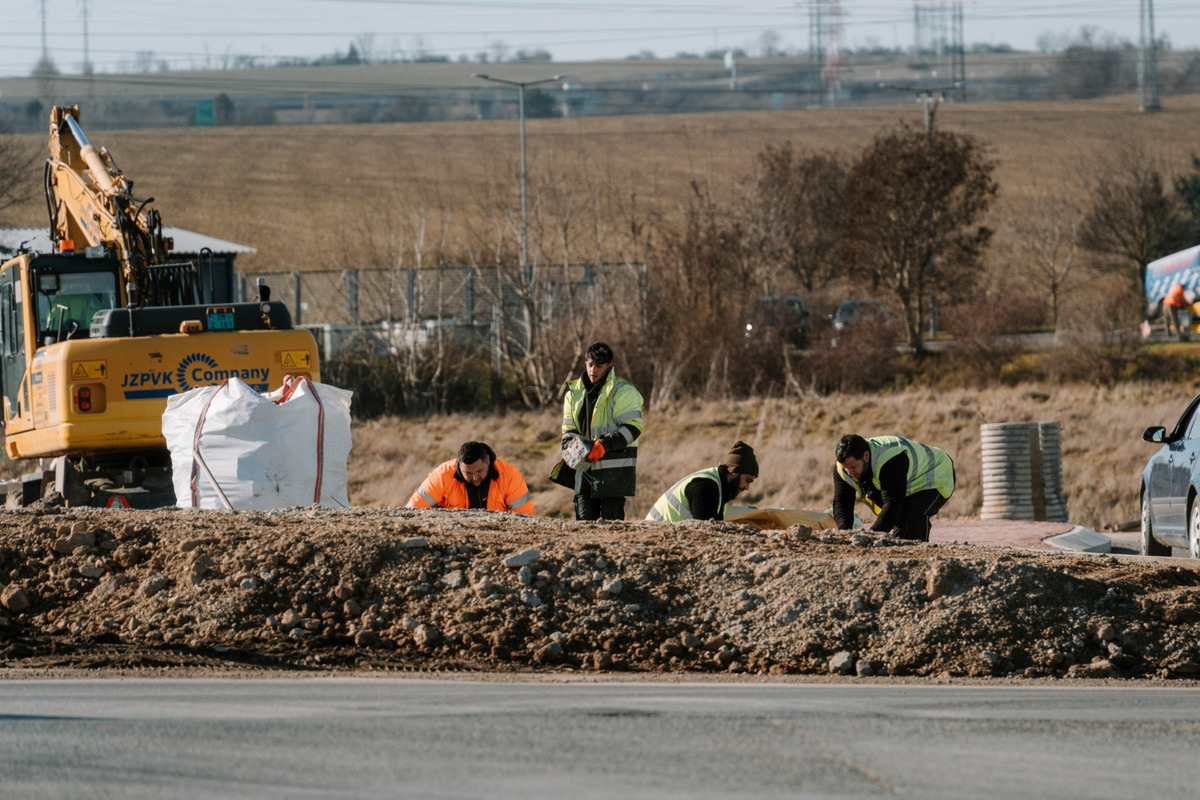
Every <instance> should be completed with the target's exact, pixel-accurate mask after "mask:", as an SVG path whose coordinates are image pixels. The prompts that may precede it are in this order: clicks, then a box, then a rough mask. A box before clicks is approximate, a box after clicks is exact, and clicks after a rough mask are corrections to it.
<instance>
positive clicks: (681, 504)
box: [646, 467, 729, 522]
mask: <svg viewBox="0 0 1200 800" xmlns="http://www.w3.org/2000/svg"><path fill="white" fill-rule="evenodd" d="M697 478H706V479H708V480H711V481H715V482H716V484H717V492H718V493H719V494H718V495H717V497H718V500H717V505H719V506H720V508H721V516H722V517H724V516H725V509H726V508H727V507H728V506H729V503H727V502H726V501H725V485H724V483H723V482H722V481H721V473H720V471H719V468H718V467H711V468H709V469H702V470H700V471H699V472H693V473H692V474H691V475H688V476H687V477H686V478H684V479H683V480H680V481H679V482H677V483H676V484H675V485H674V486H672V487H671V488H670V489H667V490H666V491H665V492H663V493H662V497H660V498H658V502H656V503H655V504H654V506H653V507H652V508H651V509H650V513H649V514H647V515H646V519H650V520H654V521H655V522H680V521H682V520H685V519H695V517H694V516H693V514H692V506H691V504H690V503H689V502H688V499H687V494H686V490H687V487H688V484H689V483H691V482H692V481H694V480H696V479H697Z"/></svg>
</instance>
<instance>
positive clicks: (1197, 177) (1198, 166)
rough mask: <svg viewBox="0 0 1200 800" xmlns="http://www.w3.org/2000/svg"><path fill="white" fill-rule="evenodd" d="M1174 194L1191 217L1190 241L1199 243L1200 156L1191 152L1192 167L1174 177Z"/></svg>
mask: <svg viewBox="0 0 1200 800" xmlns="http://www.w3.org/2000/svg"><path fill="white" fill-rule="evenodd" d="M1175 194H1176V195H1177V196H1178V197H1179V200H1180V202H1181V203H1183V205H1184V207H1185V208H1186V209H1187V213H1188V215H1189V216H1190V217H1191V218H1192V237H1191V238H1192V243H1193V244H1200V156H1197V155H1196V154H1195V153H1192V169H1191V171H1190V172H1187V173H1185V174H1183V175H1179V176H1176V178H1175Z"/></svg>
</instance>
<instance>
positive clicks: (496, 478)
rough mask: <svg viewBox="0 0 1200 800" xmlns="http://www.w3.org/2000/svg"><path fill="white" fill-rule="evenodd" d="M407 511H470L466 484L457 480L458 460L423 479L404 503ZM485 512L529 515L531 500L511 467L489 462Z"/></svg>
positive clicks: (531, 507)
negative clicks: (433, 509)
mask: <svg viewBox="0 0 1200 800" xmlns="http://www.w3.org/2000/svg"><path fill="white" fill-rule="evenodd" d="M408 507H409V508H470V507H471V504H470V500H468V499H467V484H466V482H465V481H463V479H462V478H461V477H459V476H458V459H454V458H452V459H450V460H449V461H447V462H445V463H444V464H439V465H438V466H436V467H434V468H433V471H432V472H430V473H429V475H428V476H427V477H426V478H425V481H424V482H423V483H422V484H421V487H420V488H419V489H417V490H416V491H415V492H413V495H412V497H410V498H409V499H408ZM487 509H488V511H513V512H516V513H517V514H532V513H533V499H532V498H531V497H530V495H529V487H528V486H526V485H525V477H524V476H523V475H522V474H521V471H520V470H519V469H517V468H516V467H514V466H513V465H512V464H509V463H506V462H504V461H501V460H500V459H498V458H497V459H495V460H494V461H492V471H491V482H490V483H489V485H488V498H487Z"/></svg>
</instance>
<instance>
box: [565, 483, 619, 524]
mask: <svg viewBox="0 0 1200 800" xmlns="http://www.w3.org/2000/svg"><path fill="white" fill-rule="evenodd" d="M575 519H587V520H594V519H625V498H624V497H592V487H591V486H589V485H588V482H587V481H586V480H585V481H582V482H581V485H580V487H579V491H577V492H576V493H575Z"/></svg>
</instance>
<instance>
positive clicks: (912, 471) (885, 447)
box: [837, 436, 954, 514]
mask: <svg viewBox="0 0 1200 800" xmlns="http://www.w3.org/2000/svg"><path fill="white" fill-rule="evenodd" d="M867 445H868V446H869V447H870V448H871V484H872V485H873V486H874V487H875V488H876V489H878V490H879V491H883V489H882V487H881V486H880V485H879V471H880V470H881V469H883V465H884V464H886V463H887V462H888V461H890V460H892V459H893V458H895V457H896V456H898V455H900V454H901V453H907V454H908V480H907V482H906V483H905V487H904V493H905V495H913V494H916V493H917V492H921V491H925V490H926V489H936V490H937V492H938V494H940V495H941V496H942V497H946V498H949V497H950V495H951V494H953V493H954V466H953V462H952V461H951V460H950V456H948V455H946V453H945V451H944V450H941V449H939V448H937V447H931V446H929V445H927V444H921V443H920V442H914V441H912V440H910V439H905V438H903V437H901V436H873V437H871V438H869V439H867ZM837 471H838V475H840V476H841V478H842V480H844V481H846V483H848V484H850V485H851V486H852V487H854V491H855V492H857V493H858V497H859V499H860V500H862V501H863V502H865V503H866V504H867V505H868V506H870V508H871V509H872V510H873V511H874V512H875V513H876V514H878V513H879V512H880V511H881V509H880V508H879V507H877V506H876V505H875V504H874V503H873V502H871V500H870V498H868V497H867V496H866V493H865V491H864V490H863V488H862V487H861V486H859V485H858V484H857V483H855V482H854V481H853V480H851V478H850V476H849V475H847V474H846V470H845V469H844V468H843V467H842V465H841V464H840V463H839V464H838V465H837Z"/></svg>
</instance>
